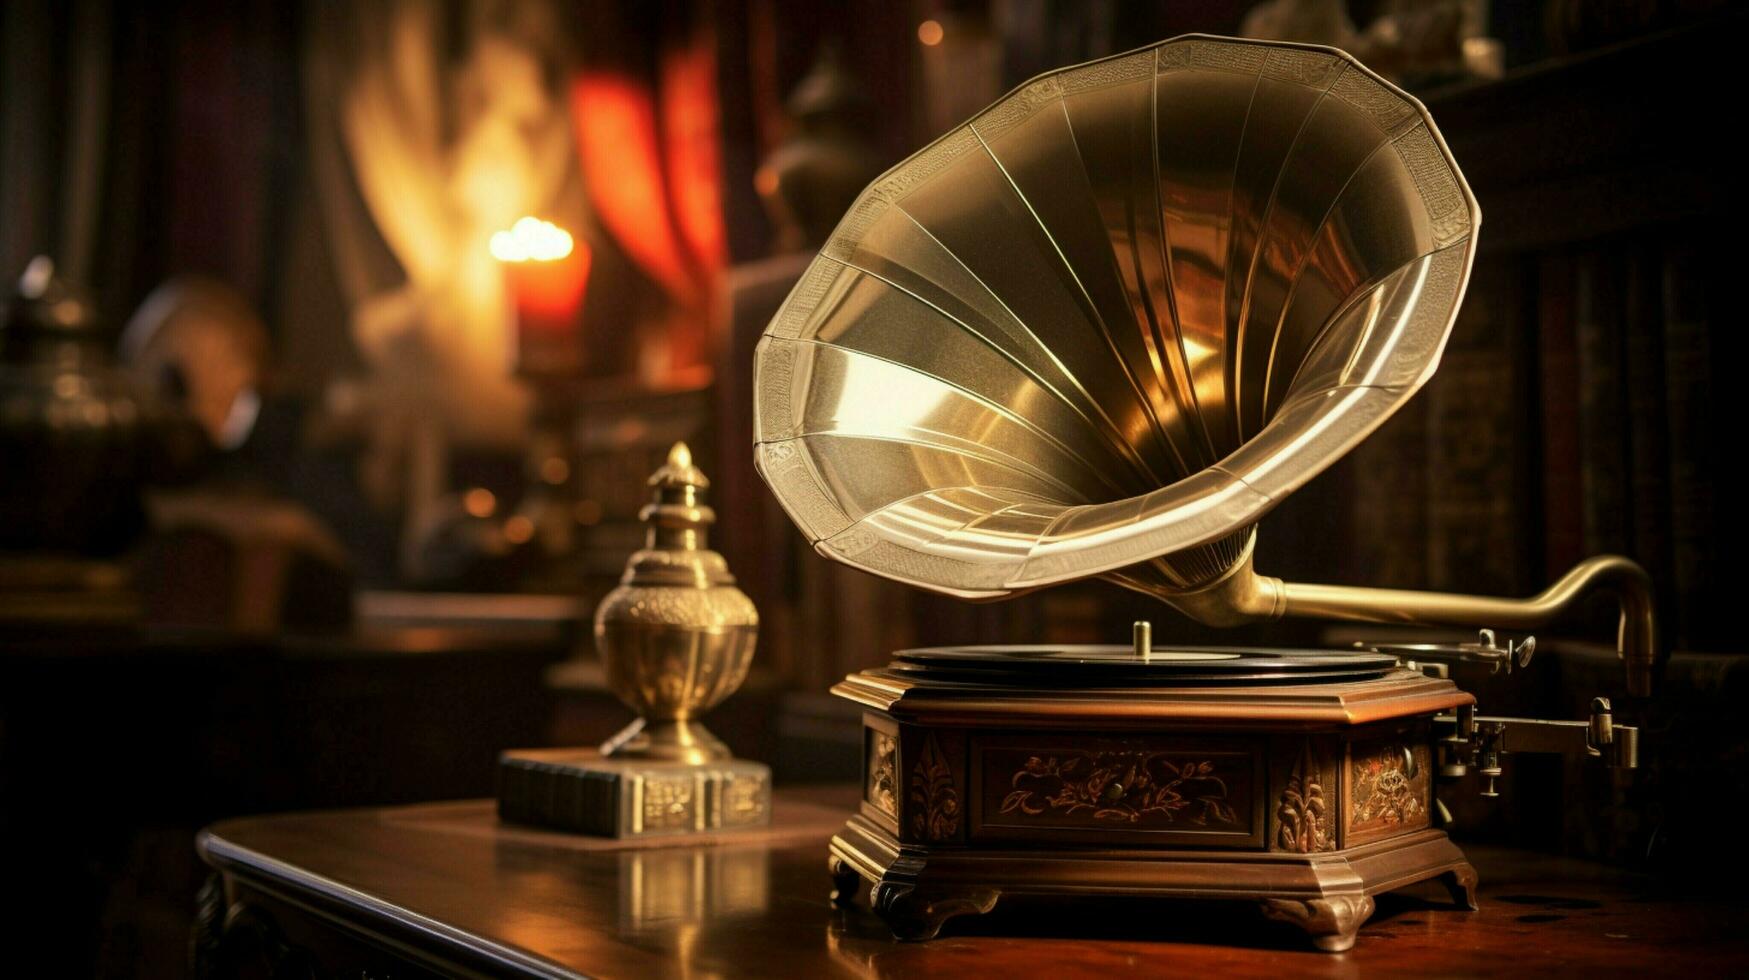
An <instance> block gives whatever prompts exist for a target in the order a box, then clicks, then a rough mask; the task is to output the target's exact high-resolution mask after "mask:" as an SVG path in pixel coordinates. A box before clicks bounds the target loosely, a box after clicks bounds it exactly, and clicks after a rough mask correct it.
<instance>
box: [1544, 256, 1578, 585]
mask: <svg viewBox="0 0 1749 980" xmlns="http://www.w3.org/2000/svg"><path fill="white" fill-rule="evenodd" d="M1573 278H1574V277H1573V261H1572V258H1571V257H1570V256H1568V255H1566V254H1565V253H1561V252H1551V253H1548V254H1547V255H1544V256H1543V257H1542V259H1541V261H1540V263H1539V267H1538V270H1537V280H1538V283H1537V320H1538V325H1539V327H1540V329H1539V330H1538V332H1537V338H1538V339H1537V343H1538V351H1537V355H1538V356H1537V360H1538V363H1539V367H1540V372H1539V373H1540V375H1541V378H1542V384H1541V385H1540V387H1539V391H1538V403H1539V407H1540V409H1541V425H1542V512H1543V572H1544V577H1545V578H1548V579H1553V578H1554V577H1556V576H1558V575H1560V574H1561V573H1563V572H1565V571H1566V570H1567V569H1569V568H1571V567H1572V566H1573V565H1574V564H1575V563H1577V562H1578V561H1579V560H1580V559H1581V558H1583V557H1584V556H1585V522H1584V517H1583V513H1584V486H1583V484H1582V482H1581V479H1580V475H1579V342H1578V339H1577V337H1576V334H1575V330H1574V324H1573V286H1574V281H1573Z"/></svg>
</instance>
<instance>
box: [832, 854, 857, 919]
mask: <svg viewBox="0 0 1749 980" xmlns="http://www.w3.org/2000/svg"><path fill="white" fill-rule="evenodd" d="M826 873H827V874H830V875H831V876H832V896H831V897H832V904H833V905H837V906H840V907H842V906H847V905H850V904H852V903H854V902H855V901H856V893H857V892H858V891H859V890H860V889H861V887H862V875H859V874H857V873H856V869H855V868H852V867H851V866H850V864H849V863H848V862H846V861H845V860H844V859H843V858H841V857H839V856H838V855H836V854H834V855H831V856H830V857H828V858H827V860H826Z"/></svg>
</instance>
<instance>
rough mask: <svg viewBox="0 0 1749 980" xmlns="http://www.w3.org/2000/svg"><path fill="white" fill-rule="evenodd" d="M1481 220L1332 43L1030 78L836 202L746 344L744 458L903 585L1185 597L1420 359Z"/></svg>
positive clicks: (1417, 370)
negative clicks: (754, 460)
mask: <svg viewBox="0 0 1749 980" xmlns="http://www.w3.org/2000/svg"><path fill="white" fill-rule="evenodd" d="M1478 220H1479V213H1478V210H1477V208H1476V205H1475V201H1474V199H1473V198H1472V196H1471V195H1470V192H1469V189H1468V188H1467V187H1466V186H1465V184H1464V182H1463V178H1462V177H1461V176H1460V175H1459V173H1458V171H1457V168H1456V166H1455V165H1454V164H1453V162H1452V160H1451V158H1450V157H1449V155H1448V154H1447V153H1446V150H1445V146H1444V143H1443V142H1442V141H1441V140H1440V138H1439V134H1438V133H1437V132H1436V131H1435V130H1434V128H1433V125H1432V123H1431V121H1430V120H1429V119H1428V117H1427V115H1426V113H1425V111H1424V110H1423V109H1422V108H1421V107H1420V105H1419V104H1418V103H1417V102H1415V101H1414V100H1413V99H1411V98H1409V97H1408V96H1406V95H1404V94H1403V93H1402V92H1400V91H1398V90H1397V89H1395V88H1393V87H1392V86H1390V85H1389V84H1387V83H1385V82H1383V81H1381V80H1380V79H1379V78H1377V77H1376V76H1374V75H1372V74H1371V73H1370V72H1368V71H1367V70H1366V69H1364V68H1363V67H1361V66H1360V65H1359V64H1358V63H1357V62H1355V61H1354V60H1353V59H1352V58H1350V57H1348V56H1347V55H1344V54H1342V53H1340V52H1337V51H1334V50H1330V49H1325V48H1312V47H1305V46H1299V45H1284V44H1266V43H1257V42H1249V41H1234V40H1225V39H1217V38H1207V37H1184V38H1177V39H1174V40H1171V41H1165V42H1162V43H1160V44H1158V45H1155V46H1153V47H1150V48H1146V49H1144V50H1141V51H1136V52H1133V53H1130V54H1127V55H1120V56H1117V57H1114V58H1107V59H1104V60H1102V61H1096V62H1092V63H1090V64H1087V65H1082V66H1079V67H1075V68H1070V69H1066V70H1063V71H1059V72H1054V73H1052V74H1049V75H1045V76H1043V77H1041V78H1038V79H1036V80H1034V81H1032V82H1029V83H1027V84H1026V85H1023V86H1022V87H1020V88H1019V89H1017V90H1015V91H1014V92H1012V93H1010V94H1009V95H1008V96H1007V97H1005V98H1003V99H1002V100H1001V101H1000V102H997V103H996V104H995V105H993V106H991V107H990V108H989V109H987V110H985V111H984V112H983V113H981V114H980V115H978V116H977V117H975V118H973V119H972V120H971V121H970V122H968V123H966V124H965V125H962V126H961V127H959V128H958V129H955V130H954V131H952V132H950V133H948V134H947V135H945V136H943V137H942V138H941V139H939V140H937V141H936V142H934V143H933V144H931V145H930V146H928V147H927V148H925V149H924V150H922V151H921V152H919V153H917V154H916V155H914V156H912V157H911V158H910V159H908V160H906V161H905V162H904V163H902V164H900V165H899V166H897V167H895V168H894V169H893V170H891V171H889V172H888V173H887V174H885V175H884V176H882V177H881V178H880V179H879V180H878V181H876V182H875V183H874V184H873V185H872V186H870V187H869V188H868V189H867V190H866V191H865V192H864V193H863V194H862V196H861V197H860V198H859V199H858V200H857V203H856V204H855V206H854V207H853V208H852V209H851V210H850V212H849V213H848V214H847V215H846V216H845V218H844V220H843V222H842V223H841V224H840V225H839V227H838V229H837V231H836V232H835V233H834V234H833V236H832V238H831V240H830V242H829V243H828V244H827V245H826V247H825V248H824V249H823V250H822V251H821V253H820V255H819V257H818V258H816V259H815V261H814V263H813V264H812V266H811V267H810V268H809V269H808V271H807V273H806V275H805V276H803V278H802V280H801V282H800V283H799V284H798V285H797V286H796V288H795V290H794V292H793V293H792V294H791V295H790V297H789V299H788V300H787V301H786V302H785V304H784V306H783V308H782V309H781V310H780V311H779V313H778V315H777V316H776V318H774V319H773V320H772V322H771V325H770V327H769V328H767V330H766V334H765V337H764V339H763V340H762V342H761V343H760V346H759V350H758V354H757V357H756V366H755V371H756V378H755V388H756V391H757V398H758V401H757V427H756V440H757V443H758V445H757V449H756V452H757V457H758V463H759V468H760V471H761V472H762V473H763V474H764V476H765V479H766V480H767V482H768V483H770V485H771V487H772V489H773V490H774V491H775V492H776V493H777V496H778V498H779V499H780V500H781V501H782V502H783V505H784V507H785V508H786V509H787V510H788V512H789V514H790V516H791V517H792V518H793V519H794V520H795V522H796V524H797V525H799V526H800V527H801V528H802V529H803V530H804V531H805V532H806V533H807V534H808V536H809V538H810V539H811V540H813V541H814V542H815V543H816V547H817V548H818V549H819V550H820V551H821V552H822V553H824V554H826V555H828V556H830V557H832V558H836V559H838V560H841V561H844V562H847V563H849V564H851V565H855V566H858V567H860V568H864V569H867V570H868V571H871V572H875V573H878V574H881V575H886V576H889V577H892V578H897V579H900V580H903V581H906V582H909V583H912V584H914V585H918V586H923V587H926V588H931V589H935V590H937V591H941V592H947V593H951V594H955V595H960V596H965V597H969V598H989V597H996V596H1001V595H1004V594H1007V593H1010V592H1013V591H1017V590H1022V589H1030V588H1035V587H1038V586H1042V585H1049V584H1053V583H1056V582H1062V581H1066V580H1069V579H1075V578H1081V577H1084V576H1089V575H1105V576H1107V577H1110V578H1112V579H1114V580H1117V581H1119V582H1122V583H1123V584H1126V585H1129V586H1131V587H1133V588H1138V589H1141V590H1143V591H1148V592H1153V593H1156V594H1173V593H1178V592H1183V591H1185V590H1187V589H1194V588H1197V587H1198V586H1200V585H1203V584H1205V583H1207V582H1209V581H1211V580H1213V579H1216V578H1218V577H1219V576H1220V575H1221V574H1222V573H1223V572H1225V571H1227V570H1228V569H1231V568H1233V567H1234V566H1235V565H1236V564H1238V563H1239V562H1240V560H1241V559H1242V557H1243V556H1244V555H1245V553H1246V552H1247V549H1248V545H1249V541H1250V538H1251V535H1250V532H1251V528H1252V526H1253V525H1254V524H1255V523H1256V521H1257V520H1258V518H1259V517H1261V516H1262V515H1263V514H1264V513H1265V512H1267V511H1268V510H1269V509H1270V508H1271V507H1273V506H1274V505H1275V504H1276V503H1277V502H1279V501H1280V500H1281V499H1282V498H1283V497H1284V496H1285V495H1287V494H1288V493H1290V492H1292V491H1293V490H1294V489H1296V488H1298V487H1299V486H1301V485H1302V484H1304V483H1305V482H1306V481H1307V480H1309V479H1311V478H1312V477H1313V476H1315V475H1317V473H1318V472H1320V471H1321V470H1323V469H1324V468H1325V467H1326V466H1328V465H1330V463H1332V462H1333V461H1335V460H1336V459H1337V458H1339V457H1340V456H1341V455H1342V454H1343V453H1344V452H1346V451H1347V450H1348V449H1349V448H1351V447H1352V446H1354V445H1355V444H1356V443H1357V442H1359V441H1360V440H1361V439H1362V438H1364V437H1365V436H1366V435H1367V434H1368V433H1369V432H1371V431H1372V430H1373V429H1374V428H1376V427H1377V426H1378V425H1379V424H1380V423H1381V422H1383V421H1384V419H1385V418H1386V417H1387V416H1389V415H1390V413H1391V412H1392V411H1394V410H1395V409H1396V408H1397V406H1399V405H1400V404H1402V403H1403V401H1404V400H1406V399H1407V398H1408V397H1409V396H1410V395H1411V394H1413V393H1414V391H1415V390H1416V389H1417V388H1419V387H1420V386H1421V384H1422V383H1423V382H1425V381H1426V380H1427V378H1428V377H1429V376H1430V375H1431V374H1432V373H1433V370H1434V368H1435V367H1436V366H1437V364H1438V361H1439V356H1440V352H1441V349H1442V348H1443V347H1444V344H1445V340H1446V336H1447V334H1448V333H1449V331H1450V329H1451V322H1452V318H1453V316H1454V315H1455V313H1456V310H1457V306H1458V302H1459V300H1460V298H1461V296H1462V294H1463V289H1464V284H1465V281H1466V279H1467V277H1468V274H1469V267H1470V259H1471V254H1472V251H1473V242H1474V233H1475V229H1476V225H1477V222H1478Z"/></svg>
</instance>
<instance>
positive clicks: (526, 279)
mask: <svg viewBox="0 0 1749 980" xmlns="http://www.w3.org/2000/svg"><path fill="white" fill-rule="evenodd" d="M490 248H491V251H492V257H493V258H495V259H497V260H498V261H499V262H501V263H503V265H504V280H505V284H506V286H507V288H508V289H509V292H510V298H511V302H512V304H513V305H514V307H515V311H516V367H517V371H518V372H520V373H522V374H525V375H564V374H575V373H576V372H577V371H578V370H579V369H580V368H581V367H582V366H583V340H582V329H581V322H580V319H579V313H580V312H581V310H582V307H583V287H584V286H585V285H586V284H587V283H588V281H589V259H590V256H589V248H588V246H586V245H584V244H582V243H581V242H577V241H574V240H573V239H572V238H571V235H570V233H569V232H567V231H565V230H564V229H563V228H560V227H559V226H558V225H555V224H553V223H552V222H550V221H542V220H541V219H539V218H535V217H525V218H519V219H517V221H516V223H515V224H513V225H511V226H510V227H509V228H508V229H506V230H504V231H500V232H496V233H494V234H493V235H492V240H491V243H490Z"/></svg>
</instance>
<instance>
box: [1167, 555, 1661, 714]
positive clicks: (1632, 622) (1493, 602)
mask: <svg viewBox="0 0 1749 980" xmlns="http://www.w3.org/2000/svg"><path fill="white" fill-rule="evenodd" d="M1255 542H1256V538H1255V536H1253V538H1252V545H1254V544H1255ZM1598 592H1603V593H1608V594H1613V595H1614V596H1615V598H1616V601H1617V602H1619V603H1620V604H1621V623H1620V626H1619V628H1618V631H1617V636H1616V648H1617V650H1618V652H1619V653H1620V654H1621V657H1622V661H1623V665H1624V668H1625V670H1626V672H1627V690H1628V693H1629V694H1630V695H1633V696H1635V697H1649V696H1650V695H1651V694H1652V691H1653V688H1654V687H1655V686H1656V681H1657V678H1658V675H1659V674H1660V673H1661V672H1662V670H1661V668H1662V664H1661V658H1660V656H1659V654H1658V646H1657V628H1656V622H1655V618H1654V616H1653V609H1652V580H1651V577H1650V576H1648V575H1647V574H1646V570H1645V569H1644V568H1641V567H1640V566H1639V564H1638V563H1636V562H1634V561H1633V560H1632V559H1629V558H1624V557H1622V556H1621V555H1599V556H1597V557H1595V558H1588V559H1586V560H1585V561H1582V562H1580V563H1579V564H1577V565H1575V566H1573V569H1572V571H1569V572H1568V573H1567V574H1565V575H1563V576H1561V578H1560V579H1559V580H1557V581H1556V582H1555V583H1554V584H1553V585H1551V586H1549V587H1548V588H1547V589H1544V590H1543V591H1542V592H1541V593H1539V594H1537V595H1534V596H1531V597H1530V598H1528V599H1507V598H1500V597H1496V596H1475V595H1454V594H1451V593H1446V592H1417V591H1413V590H1408V589H1375V588H1367V587H1363V586H1353V585H1308V584H1305V583H1299V582H1283V581H1282V580H1281V579H1278V578H1272V577H1270V576H1267V575H1259V574H1257V572H1256V570H1255V569H1253V568H1252V567H1251V546H1247V548H1246V552H1245V555H1244V557H1243V558H1242V559H1241V560H1240V561H1238V562H1237V563H1235V564H1234V565H1233V567H1232V568H1231V569H1229V570H1228V571H1227V573H1226V574H1225V575H1223V576H1221V577H1220V578H1219V579H1216V580H1215V581H1214V582H1213V583H1211V584H1209V585H1206V586H1203V587H1201V588H1198V589H1195V590H1193V591H1189V592H1157V593H1155V594H1156V595H1158V596H1159V597H1160V598H1162V599H1164V600H1165V601H1166V602H1167V603H1169V604H1170V605H1172V606H1173V607H1174V608H1176V609H1178V610H1179V611H1180V612H1182V613H1184V614H1185V615H1187V616H1189V617H1191V618H1192V619H1195V620H1197V621H1199V622H1202V623H1206V624H1208V625H1211V626H1234V625H1238V624H1241V623H1250V622H1258V621H1263V620H1274V619H1280V618H1282V617H1284V616H1299V617H1321V618H1324V619H1342V620H1353V621H1359V622H1369V623H1404V624H1410V625H1415V626H1462V627H1472V628H1473V627H1483V626H1491V627H1496V628H1502V629H1513V630H1529V629H1536V628H1539V627H1542V626H1547V625H1548V624H1550V623H1554V622H1557V621H1559V620H1561V619H1564V618H1566V617H1568V616H1569V615H1571V614H1572V613H1573V612H1574V610H1575V609H1576V608H1577V607H1578V606H1579V604H1580V603H1581V602H1583V601H1584V600H1585V599H1586V598H1588V597H1590V596H1591V595H1593V594H1595V593H1598Z"/></svg>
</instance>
